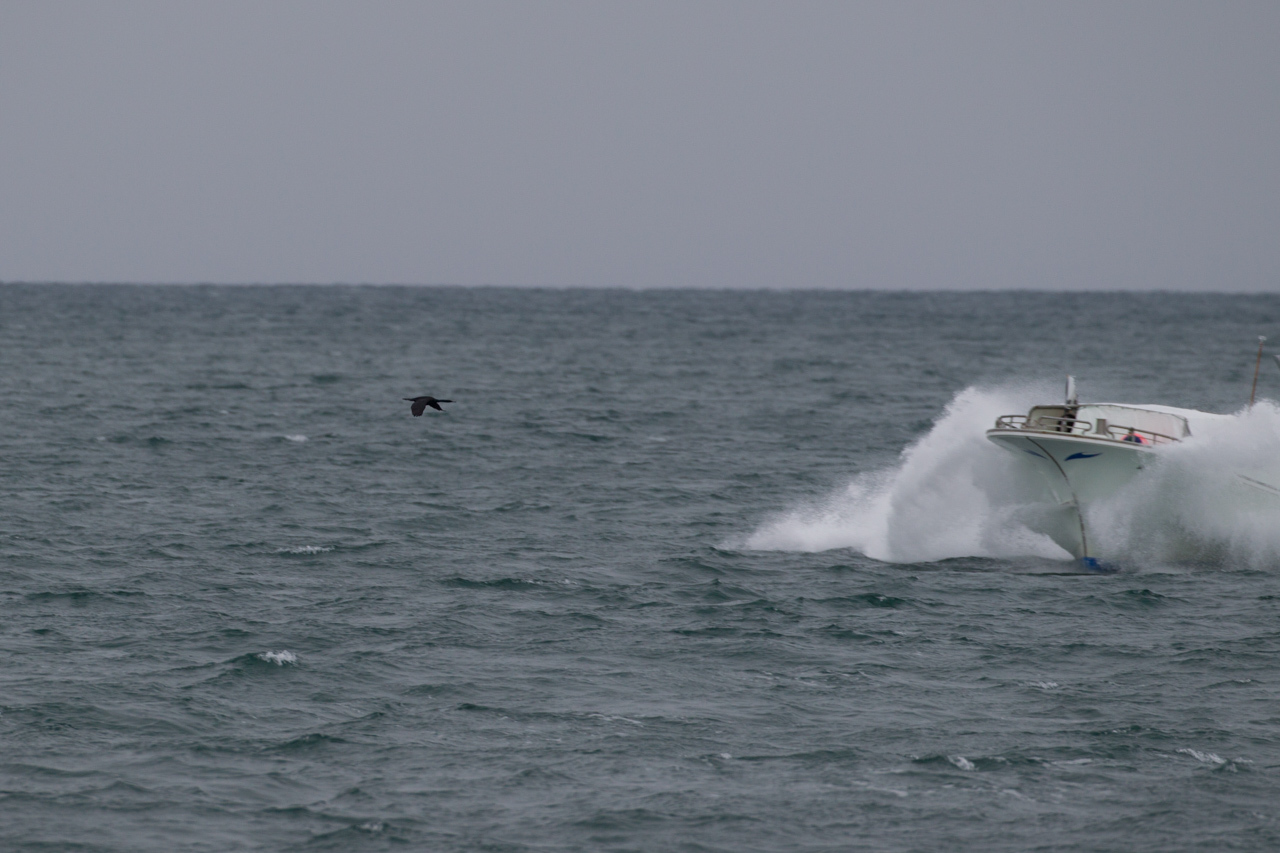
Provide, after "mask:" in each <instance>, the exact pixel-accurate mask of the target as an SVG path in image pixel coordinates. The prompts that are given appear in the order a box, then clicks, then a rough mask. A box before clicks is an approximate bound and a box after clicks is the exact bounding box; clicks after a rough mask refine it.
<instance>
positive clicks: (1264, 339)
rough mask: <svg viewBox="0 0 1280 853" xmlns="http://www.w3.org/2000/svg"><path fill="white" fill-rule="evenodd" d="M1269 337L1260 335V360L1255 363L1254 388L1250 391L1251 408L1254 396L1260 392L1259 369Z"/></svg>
mask: <svg viewBox="0 0 1280 853" xmlns="http://www.w3.org/2000/svg"><path fill="white" fill-rule="evenodd" d="M1266 342H1267V339H1266V338H1265V337H1263V336H1262V335H1258V360H1257V361H1255V362H1254V363H1253V389H1252V390H1251V391H1250V392H1249V408H1251V409H1252V408H1253V398H1254V397H1255V396H1257V394H1258V369H1259V368H1260V367H1262V345H1263V344H1265V343H1266Z"/></svg>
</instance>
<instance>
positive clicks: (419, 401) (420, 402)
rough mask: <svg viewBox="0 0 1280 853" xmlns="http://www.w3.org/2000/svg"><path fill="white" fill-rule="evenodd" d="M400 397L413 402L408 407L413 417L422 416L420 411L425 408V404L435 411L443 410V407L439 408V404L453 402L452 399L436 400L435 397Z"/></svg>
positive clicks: (423, 410)
mask: <svg viewBox="0 0 1280 853" xmlns="http://www.w3.org/2000/svg"><path fill="white" fill-rule="evenodd" d="M402 399H405V400H408V401H409V402H410V403H413V405H412V406H410V407H409V411H411V412H413V416H414V417H415V418H418V417H422V413H423V412H425V411H426V410H427V406H430V407H431V408H433V409H435V410H436V411H437V412H443V411H444V409H442V408H440V404H441V403H452V402H453V401H452V400H437V399H436V398H435V397H404V398H402Z"/></svg>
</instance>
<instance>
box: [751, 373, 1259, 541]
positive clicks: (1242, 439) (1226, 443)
mask: <svg viewBox="0 0 1280 853" xmlns="http://www.w3.org/2000/svg"><path fill="white" fill-rule="evenodd" d="M1045 399H1048V397H1047V396H1046V394H1045V393H1044V391H1043V390H1042V389H1030V388H1026V389H994V390H992V389H978V388H967V389H965V390H964V391H962V392H960V393H959V394H958V395H956V397H955V399H953V400H952V401H951V403H950V405H948V406H947V408H946V410H945V411H944V412H943V414H942V416H941V417H940V418H939V419H938V421H937V422H936V423H935V424H934V426H933V429H931V430H930V431H929V433H928V434H927V435H925V436H924V437H923V438H921V439H920V440H919V441H917V442H915V443H914V444H912V445H911V446H909V447H908V448H907V449H906V450H904V451H903V453H902V456H901V457H900V459H899V461H898V463H897V465H895V466H894V467H892V468H890V469H887V470H882V471H877V472H872V473H869V474H863V475H859V476H857V477H855V478H854V480H853V481H852V482H851V483H850V484H849V485H848V486H847V487H845V488H844V489H841V490H840V491H839V492H837V493H836V494H833V495H831V496H829V497H827V498H826V499H825V500H822V501H819V502H816V503H814V504H811V505H807V506H803V507H799V508H796V509H793V510H791V511H789V512H787V513H785V514H783V515H781V516H779V517H777V518H774V519H771V520H769V521H767V522H766V523H764V524H763V525H761V526H760V527H759V528H758V529H757V530H756V531H755V532H753V533H752V534H751V535H750V536H749V537H748V538H747V540H746V542H745V543H744V544H745V546H746V547H748V548H752V549H758V550H777V551H825V550H829V549H834V548H853V549H855V550H857V551H859V552H861V553H863V554H865V555H867V556H868V557H871V558H873V559H877V560H883V561H885V562H892V563H906V562H928V561H934V560H943V559H948V558H954V557H1017V556H1030V557H1044V558H1052V559H1062V560H1067V559H1069V555H1068V554H1067V553H1066V552H1065V551H1064V550H1063V549H1061V548H1060V547H1058V546H1057V545H1056V544H1054V543H1053V542H1052V541H1051V540H1050V539H1049V538H1048V537H1047V536H1045V535H1043V534H1042V533H1039V532H1037V529H1038V528H1039V525H1038V524H1037V517H1038V515H1039V514H1040V513H1043V512H1044V511H1045V510H1046V509H1047V507H1048V506H1049V504H1048V503H1047V502H1046V501H1047V498H1046V494H1045V492H1044V491H1043V488H1042V486H1041V483H1040V481H1039V480H1038V479H1037V478H1036V477H1035V476H1034V475H1033V472H1032V471H1031V470H1030V469H1029V466H1026V465H1025V464H1024V463H1023V462H1022V461H1021V460H1020V459H1018V458H1017V457H1016V456H1015V455H1013V454H1011V453H1009V452H1007V451H1005V450H1002V449H1001V448H998V447H996V446H995V445H994V444H992V443H991V442H989V441H988V440H987V439H986V435H985V433H986V430H987V429H989V428H990V427H991V426H993V424H994V422H995V419H996V417H997V416H999V415H1002V414H1010V413H1017V412H1025V411H1026V410H1027V409H1028V408H1029V406H1030V405H1031V404H1033V403H1037V402H1043V401H1044V400H1045ZM1248 480H1252V481H1253V483H1250V482H1248ZM1087 518H1088V523H1089V527H1090V530H1091V531H1092V544H1093V545H1094V546H1096V547H1095V550H1096V551H1097V552H1098V553H1099V554H1102V555H1105V557H1106V558H1107V559H1108V560H1112V561H1117V562H1120V563H1121V564H1124V565H1137V564H1150V563H1163V562H1168V561H1184V560H1194V561H1199V562H1206V561H1208V562H1214V563H1232V564H1240V563H1245V564H1248V565H1254V566H1261V565H1280V408H1277V406H1276V405H1275V404H1274V403H1270V402H1268V401H1260V402H1259V403H1258V405H1256V406H1255V407H1254V408H1253V409H1252V411H1245V412H1241V413H1240V414H1239V415H1238V416H1237V417H1234V418H1223V419H1221V421H1217V422H1215V423H1214V424H1212V425H1210V426H1208V427H1202V428H1201V429H1199V430H1198V431H1197V433H1196V434H1195V435H1194V436H1193V437H1192V438H1190V439H1188V440H1186V441H1184V442H1182V443H1180V444H1178V445H1175V446H1170V447H1168V448H1162V452H1161V453H1160V454H1159V456H1158V457H1157V458H1156V459H1155V461H1154V464H1152V465H1151V466H1150V467H1149V468H1148V469H1147V470H1146V471H1144V472H1143V475H1142V476H1140V477H1138V478H1136V479H1135V480H1134V481H1133V482H1132V483H1131V484H1130V485H1129V486H1128V487H1126V488H1125V489H1123V490H1121V491H1120V492H1119V493H1117V494H1116V495H1115V496H1113V497H1112V498H1111V499H1109V500H1107V501H1103V502H1100V503H1098V504H1097V505H1095V506H1092V507H1090V508H1089V510H1088V516H1087Z"/></svg>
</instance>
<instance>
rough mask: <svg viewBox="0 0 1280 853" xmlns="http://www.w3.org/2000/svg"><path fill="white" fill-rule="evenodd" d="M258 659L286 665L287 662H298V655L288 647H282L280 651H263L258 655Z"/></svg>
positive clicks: (277, 664)
mask: <svg viewBox="0 0 1280 853" xmlns="http://www.w3.org/2000/svg"><path fill="white" fill-rule="evenodd" d="M258 660H264V661H266V662H267V663H273V664H275V665H276V666H284V665H285V664H287V663H297V662H298V656H297V655H295V654H294V653H293V652H291V651H289V650H288V649H281V650H280V651H278V652H262V653H261V654H260V655H258Z"/></svg>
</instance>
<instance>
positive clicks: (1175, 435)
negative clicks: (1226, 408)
mask: <svg viewBox="0 0 1280 853" xmlns="http://www.w3.org/2000/svg"><path fill="white" fill-rule="evenodd" d="M1228 417H1229V416H1228V415H1215V414H1211V413H1209V412H1200V411H1196V410H1194V409H1178V408H1174V407H1172V406H1156V405H1132V404H1127V403H1087V404H1081V403H1080V402H1079V400H1078V399H1077V396H1076V393H1075V381H1074V380H1073V379H1072V378H1071V377H1067V396H1066V401H1065V402H1064V403H1063V404H1061V405H1045V406H1033V407H1032V408H1031V410H1030V411H1029V412H1027V414H1025V415H1002V416H1001V417H999V418H997V419H996V424H995V427H994V428H992V429H989V430H987V438H988V439H990V440H991V441H993V442H995V443H996V444H997V445H999V446H1000V447H1003V448H1005V449H1006V450H1009V451H1011V452H1012V453H1015V454H1017V456H1018V458H1020V459H1022V460H1024V461H1025V462H1026V463H1027V467H1028V469H1033V470H1035V471H1037V472H1038V473H1039V475H1040V479H1041V481H1042V484H1043V485H1044V486H1045V487H1046V488H1047V490H1048V493H1049V495H1050V497H1051V501H1052V503H1053V504H1055V505H1053V506H1051V507H1049V511H1048V512H1047V513H1045V516H1044V518H1043V521H1042V527H1043V528H1044V529H1043V530H1042V532H1044V533H1046V534H1048V535H1049V537H1050V538H1052V539H1053V541H1054V542H1056V543H1057V544H1058V545H1060V546H1061V547H1062V548H1064V549H1066V550H1067V551H1068V552H1070V553H1071V555H1072V556H1074V557H1076V558H1078V559H1080V560H1083V561H1084V562H1085V563H1086V564H1087V565H1089V566H1092V567H1098V566H1099V562H1098V555H1097V554H1095V553H1094V550H1093V549H1092V548H1091V544H1090V535H1089V529H1088V523H1087V518H1088V513H1087V509H1088V507H1089V506H1090V505H1091V504H1093V503H1094V502H1096V501H1099V500H1101V499H1103V498H1106V497H1109V496H1111V495H1114V494H1115V493H1116V492H1117V491H1119V490H1120V489H1121V488H1122V487H1123V486H1124V485H1125V484H1127V483H1128V482H1130V481H1131V480H1132V479H1133V478H1134V477H1135V476H1137V475H1138V474H1139V472H1141V471H1142V470H1143V469H1144V468H1145V467H1147V466H1148V465H1150V464H1151V463H1152V462H1153V461H1154V458H1155V457H1156V456H1158V455H1159V454H1160V453H1161V451H1162V450H1163V449H1166V448H1168V447H1169V446H1170V445H1173V444H1177V443H1178V442H1181V441H1184V440H1186V439H1187V438H1189V437H1190V436H1191V435H1192V430H1193V429H1194V428H1195V427H1196V426H1197V425H1198V424H1199V425H1203V424H1206V423H1208V422H1209V421H1212V420H1220V419H1227V418H1228Z"/></svg>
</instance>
